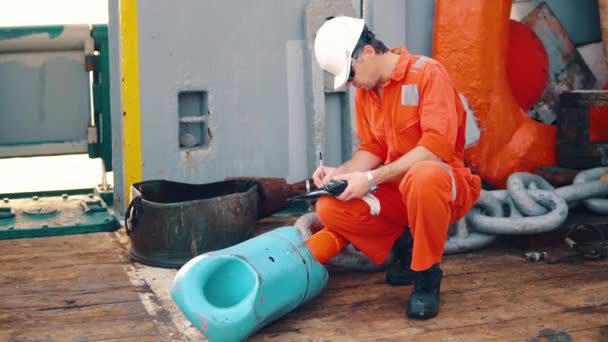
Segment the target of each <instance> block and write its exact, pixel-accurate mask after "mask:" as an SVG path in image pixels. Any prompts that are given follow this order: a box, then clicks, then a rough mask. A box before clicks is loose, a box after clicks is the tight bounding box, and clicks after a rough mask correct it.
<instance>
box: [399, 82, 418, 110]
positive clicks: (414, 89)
mask: <svg viewBox="0 0 608 342" xmlns="http://www.w3.org/2000/svg"><path fill="white" fill-rule="evenodd" d="M418 101H419V95H418V86H417V85H415V84H407V85H404V86H402V87H401V104H402V105H404V106H418Z"/></svg>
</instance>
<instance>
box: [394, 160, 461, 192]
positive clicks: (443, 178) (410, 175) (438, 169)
mask: <svg viewBox="0 0 608 342" xmlns="http://www.w3.org/2000/svg"><path fill="white" fill-rule="evenodd" d="M448 172H449V171H448V170H446V168H445V167H444V166H443V165H442V164H441V163H440V162H436V161H426V160H425V161H420V162H417V163H416V164H414V166H412V167H411V168H410V169H409V170H408V172H407V173H406V174H405V177H404V178H403V180H402V181H401V185H400V189H401V190H402V192H403V191H404V190H406V189H409V190H411V189H416V188H418V189H423V190H430V189H433V188H435V187H444V186H445V184H444V183H446V184H450V186H451V178H450V175H449V173H448Z"/></svg>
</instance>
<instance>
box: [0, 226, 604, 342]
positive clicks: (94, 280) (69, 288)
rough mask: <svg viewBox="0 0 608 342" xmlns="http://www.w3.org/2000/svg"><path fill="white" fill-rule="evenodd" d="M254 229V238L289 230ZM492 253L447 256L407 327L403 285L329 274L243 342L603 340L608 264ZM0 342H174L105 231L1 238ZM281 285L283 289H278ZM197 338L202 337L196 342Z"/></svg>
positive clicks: (175, 336) (512, 251) (370, 276)
mask: <svg viewBox="0 0 608 342" xmlns="http://www.w3.org/2000/svg"><path fill="white" fill-rule="evenodd" d="M293 221H294V219H293V218H291V217H282V218H277V217H272V218H267V219H265V220H263V221H261V222H260V225H259V227H258V232H263V231H266V230H269V229H272V228H275V227H279V226H284V225H289V224H291V223H293ZM522 252H523V251H522V250H518V249H516V248H512V247H505V246H501V245H498V246H494V247H492V248H487V249H484V250H482V251H478V252H474V253H467V254H462V255H454V256H447V257H446V258H445V261H444V263H443V270H444V279H443V283H442V288H441V293H442V297H441V298H442V306H441V310H440V314H439V316H438V317H436V318H435V319H432V320H429V321H415V320H409V319H407V318H406V317H405V315H404V306H405V303H406V301H407V298H408V296H409V294H410V291H411V290H412V287H411V286H405V287H391V286H389V285H387V284H385V282H384V273H383V272H378V273H358V272H351V271H345V270H342V269H338V268H333V267H329V270H330V282H329V284H328V286H327V287H326V289H325V290H324V292H323V293H322V294H321V295H320V296H319V297H318V298H316V299H314V300H313V301H311V302H310V303H307V304H305V305H304V306H302V307H301V308H299V309H298V310H296V311H295V312H292V313H290V314H288V315H286V316H285V317H283V318H281V319H279V320H278V321H276V322H274V323H272V324H270V325H269V326H267V327H265V328H264V329H262V330H261V331H259V332H258V333H257V334H255V335H254V336H253V337H252V338H251V340H252V341H371V340H382V341H493V340H498V341H534V342H536V341H539V342H540V341H549V340H550V339H551V338H553V340H554V341H567V340H568V337H569V338H572V340H573V341H608V261H607V260H601V261H584V262H581V261H580V260H579V261H576V262H572V263H560V264H546V263H530V262H527V261H526V260H524V258H523V257H522ZM0 265H1V266H0V341H80V340H87V341H95V340H97V341H101V340H103V341H181V340H183V339H182V338H181V335H180V333H179V332H178V331H177V329H176V328H175V327H174V326H173V325H172V323H171V322H170V318H169V317H167V316H168V315H167V314H166V311H164V309H163V308H161V309H160V311H157V314H156V315H151V314H150V310H149V308H148V309H146V306H147V305H158V303H157V302H156V301H155V298H154V294H153V293H152V291H151V290H150V287H149V286H148V284H146V283H145V282H137V281H135V282H134V281H133V280H129V277H128V276H127V272H128V271H129V269H130V268H131V267H133V264H131V263H130V262H129V260H128V258H127V256H126V254H125V251H124V246H123V245H121V244H120V243H118V239H117V237H116V236H115V235H113V234H107V233H99V234H89V235H76V236H65V237H53V238H40V239H23V240H12V241H0ZM287 286H288V285H287ZM201 340H203V339H202V338H201Z"/></svg>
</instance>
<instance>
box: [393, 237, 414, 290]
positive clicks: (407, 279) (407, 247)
mask: <svg viewBox="0 0 608 342" xmlns="http://www.w3.org/2000/svg"><path fill="white" fill-rule="evenodd" d="M413 246H414V241H413V240H412V234H410V229H409V228H405V229H404V231H403V234H401V236H400V237H399V238H398V239H397V241H395V245H394V246H393V252H394V253H395V256H396V257H397V260H398V262H397V263H394V264H392V265H391V266H390V267H389V269H388V271H387V272H386V282H387V283H389V284H391V285H411V284H412V283H413V282H414V279H415V277H416V272H414V271H412V269H411V268H410V265H411V264H412V248H413Z"/></svg>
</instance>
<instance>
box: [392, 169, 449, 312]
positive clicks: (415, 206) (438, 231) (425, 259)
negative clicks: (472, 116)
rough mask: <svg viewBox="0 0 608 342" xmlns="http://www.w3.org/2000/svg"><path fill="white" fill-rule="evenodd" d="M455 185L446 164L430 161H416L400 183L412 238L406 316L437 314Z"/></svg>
mask: <svg viewBox="0 0 608 342" xmlns="http://www.w3.org/2000/svg"><path fill="white" fill-rule="evenodd" d="M454 187H455V185H454V184H453V176H452V175H451V171H450V169H449V167H447V165H444V164H441V163H439V162H431V161H424V162H419V163H416V164H415V165H414V166H413V167H412V168H411V169H410V170H409V171H408V172H407V174H406V175H405V177H404V179H403V181H402V182H401V184H400V187H399V188H400V190H401V192H402V194H403V199H404V202H405V205H406V208H407V215H408V219H409V223H410V230H411V233H412V237H413V240H414V246H413V250H412V264H411V268H412V270H414V271H416V275H415V281H414V283H415V286H414V290H413V292H412V295H411V297H410V299H409V301H408V305H407V315H408V316H409V317H413V318H423V319H424V318H431V317H433V316H435V315H437V311H438V309H439V302H440V299H439V292H440V286H441V277H442V274H443V273H442V271H441V268H439V263H440V262H441V259H442V256H443V250H444V246H445V241H446V239H447V233H448V225H449V223H450V218H451V212H452V203H453V201H454V199H455V197H456V193H455V192H453V191H455V189H454Z"/></svg>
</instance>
